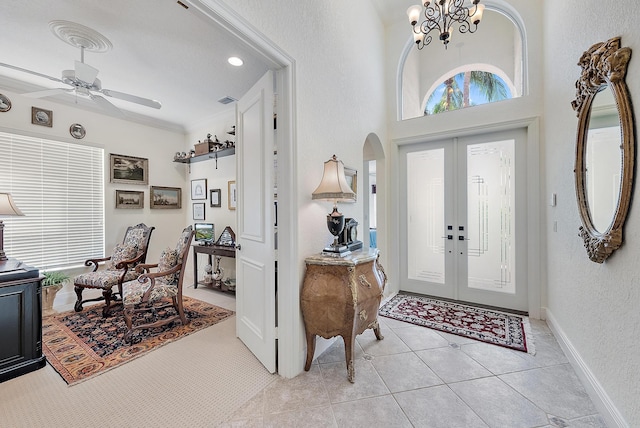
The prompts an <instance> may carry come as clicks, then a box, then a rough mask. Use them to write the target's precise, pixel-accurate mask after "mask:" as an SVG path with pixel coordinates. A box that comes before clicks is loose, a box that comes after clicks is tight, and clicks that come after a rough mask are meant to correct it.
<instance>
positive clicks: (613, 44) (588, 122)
mask: <svg viewBox="0 0 640 428" xmlns="http://www.w3.org/2000/svg"><path fill="white" fill-rule="evenodd" d="M630 58H631V49H630V48H628V47H625V48H622V47H620V37H614V38H612V39H610V40H608V41H606V42H602V43H596V44H595V45H593V46H591V47H590V48H589V50H587V51H586V52H585V53H584V54H582V56H581V57H580V61H579V62H578V65H579V66H580V67H581V68H582V73H581V75H580V78H579V79H578V80H577V81H576V99H575V100H573V101H572V102H571V105H572V107H573V109H574V110H575V111H576V112H577V115H578V131H577V136H576V162H575V169H574V174H575V184H576V196H577V200H578V209H579V212H580V219H581V220H582V226H581V227H580V233H579V235H580V237H581V238H582V239H583V240H584V246H585V248H586V250H587V254H588V255H589V259H591V260H592V261H594V262H596V263H602V262H604V261H605V260H606V259H607V258H608V257H609V256H610V255H611V254H612V253H613V252H614V251H615V250H617V249H618V248H620V246H621V245H622V241H623V233H622V232H623V226H624V223H625V220H626V218H627V212H628V211H629V204H630V202H631V191H632V187H633V164H634V148H635V137H634V120H633V110H632V109H631V99H630V97H629V91H628V89H627V84H626V82H625V76H626V73H627V65H628V63H629V59H630Z"/></svg>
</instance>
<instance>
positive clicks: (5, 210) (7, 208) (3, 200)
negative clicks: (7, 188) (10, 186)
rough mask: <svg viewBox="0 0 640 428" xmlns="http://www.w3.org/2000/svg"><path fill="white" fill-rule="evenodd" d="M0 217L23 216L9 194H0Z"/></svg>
mask: <svg viewBox="0 0 640 428" xmlns="http://www.w3.org/2000/svg"><path fill="white" fill-rule="evenodd" d="M0 215H3V216H4V215H24V214H23V213H22V211H20V208H18V206H17V205H16V203H15V202H14V201H13V198H12V197H11V193H0Z"/></svg>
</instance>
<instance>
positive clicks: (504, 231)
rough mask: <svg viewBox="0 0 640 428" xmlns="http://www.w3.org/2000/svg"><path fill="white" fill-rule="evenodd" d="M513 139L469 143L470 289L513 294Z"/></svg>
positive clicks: (468, 248) (514, 227)
mask: <svg viewBox="0 0 640 428" xmlns="http://www.w3.org/2000/svg"><path fill="white" fill-rule="evenodd" d="M514 168H515V141H514V140H505V141H497V142H490V143H482V144H469V145H467V230H468V231H467V239H468V242H467V258H468V260H467V269H468V272H467V275H468V278H467V280H468V283H467V286H468V287H469V288H475V289H481V290H490V291H495V292H501V293H510V294H514V293H515V292H516V285H515V278H516V275H515V267H516V263H515V261H516V258H515V253H516V242H515V238H516V234H515V230H516V215H515V170H514Z"/></svg>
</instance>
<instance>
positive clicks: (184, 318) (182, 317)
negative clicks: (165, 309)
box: [173, 297, 189, 325]
mask: <svg viewBox="0 0 640 428" xmlns="http://www.w3.org/2000/svg"><path fill="white" fill-rule="evenodd" d="M173 306H174V307H175V308H176V310H177V311H178V315H180V321H182V325H187V324H189V320H188V319H187V316H186V315H185V313H184V307H183V306H182V299H178V298H177V297H174V298H173Z"/></svg>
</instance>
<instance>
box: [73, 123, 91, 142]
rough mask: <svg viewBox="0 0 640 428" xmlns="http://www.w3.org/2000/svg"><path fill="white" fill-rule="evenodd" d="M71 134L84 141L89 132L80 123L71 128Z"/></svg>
mask: <svg viewBox="0 0 640 428" xmlns="http://www.w3.org/2000/svg"><path fill="white" fill-rule="evenodd" d="M69 134H71V136H72V137H73V138H75V139H77V140H82V139H83V138H84V136H85V135H87V131H86V130H85V129H84V126H82V125H80V124H79V123H74V124H73V125H71V126H70V127H69Z"/></svg>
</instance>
